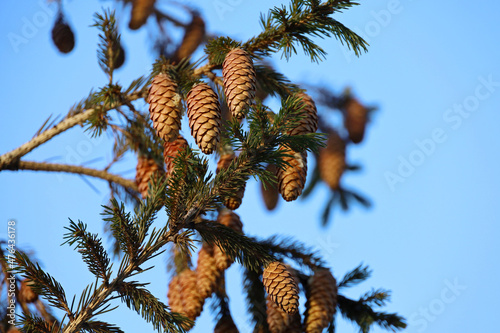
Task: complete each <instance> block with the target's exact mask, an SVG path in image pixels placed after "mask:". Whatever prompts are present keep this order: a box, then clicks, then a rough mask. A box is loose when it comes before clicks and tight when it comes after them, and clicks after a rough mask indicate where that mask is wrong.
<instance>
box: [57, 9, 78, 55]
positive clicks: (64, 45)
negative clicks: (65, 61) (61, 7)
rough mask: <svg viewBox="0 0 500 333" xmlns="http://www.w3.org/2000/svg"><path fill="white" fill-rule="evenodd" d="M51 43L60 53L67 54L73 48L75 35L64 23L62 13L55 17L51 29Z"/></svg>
mask: <svg viewBox="0 0 500 333" xmlns="http://www.w3.org/2000/svg"><path fill="white" fill-rule="evenodd" d="M52 41H53V42H54V44H55V46H56V47H57V49H58V50H59V51H60V52H62V53H69V52H71V51H72V50H73V48H74V47H75V34H74V33H73V30H71V27H70V26H69V25H68V23H66V21H65V19H64V16H63V14H62V12H60V13H59V15H58V16H57V19H56V22H55V23H54V27H53V28H52Z"/></svg>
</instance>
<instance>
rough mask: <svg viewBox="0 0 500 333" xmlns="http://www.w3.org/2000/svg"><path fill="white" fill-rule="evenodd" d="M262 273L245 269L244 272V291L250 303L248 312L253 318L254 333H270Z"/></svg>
mask: <svg viewBox="0 0 500 333" xmlns="http://www.w3.org/2000/svg"><path fill="white" fill-rule="evenodd" d="M261 275H262V271H259V272H256V271H253V270H249V269H245V271H244V272H243V289H244V291H245V294H246V299H247V303H248V312H249V313H250V315H251V317H252V322H253V324H254V325H255V326H254V332H262V333H269V326H268V324H267V320H266V318H267V314H266V294H265V292H264V285H263V284H262V280H261V278H260V276H261Z"/></svg>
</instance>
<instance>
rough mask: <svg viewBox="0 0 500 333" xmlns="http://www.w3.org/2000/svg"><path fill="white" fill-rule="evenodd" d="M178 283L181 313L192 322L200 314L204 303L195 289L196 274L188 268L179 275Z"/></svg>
mask: <svg viewBox="0 0 500 333" xmlns="http://www.w3.org/2000/svg"><path fill="white" fill-rule="evenodd" d="M179 281H180V282H179V284H180V287H181V290H182V309H183V311H182V313H184V314H185V315H186V317H188V318H189V319H191V320H193V321H194V320H195V319H196V318H197V317H198V316H199V315H200V314H201V311H202V310H203V303H204V302H205V300H204V299H203V298H201V297H200V294H199V292H198V289H197V288H196V281H197V277H196V272H194V271H192V270H190V269H189V268H187V269H185V270H183V271H182V273H181V274H179Z"/></svg>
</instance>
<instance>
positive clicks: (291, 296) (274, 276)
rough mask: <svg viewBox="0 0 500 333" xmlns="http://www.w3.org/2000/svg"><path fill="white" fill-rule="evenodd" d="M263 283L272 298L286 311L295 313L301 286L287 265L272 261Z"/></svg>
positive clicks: (266, 270) (265, 271)
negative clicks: (299, 286)
mask: <svg viewBox="0 0 500 333" xmlns="http://www.w3.org/2000/svg"><path fill="white" fill-rule="evenodd" d="M262 283H263V284H264V288H265V289H266V292H267V293H268V294H269V296H270V297H271V299H272V300H273V301H274V302H275V303H276V304H277V305H278V306H279V307H280V308H281V309H282V310H283V311H285V312H286V313H288V314H294V313H295V312H297V309H298V306H299V288H298V286H297V283H296V282H295V279H294V277H293V276H292V274H290V271H289V270H288V269H287V267H286V266H285V265H284V264H282V263H281V262H279V261H274V262H272V263H270V264H269V265H268V266H267V267H266V268H265V269H264V273H263V274H262Z"/></svg>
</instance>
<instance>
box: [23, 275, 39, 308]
mask: <svg viewBox="0 0 500 333" xmlns="http://www.w3.org/2000/svg"><path fill="white" fill-rule="evenodd" d="M31 285H33V281H31V280H28V279H24V280H23V281H22V282H21V288H20V289H19V298H20V301H21V302H25V303H34V302H35V301H36V300H37V299H38V295H37V294H36V293H35V292H34V291H33V289H31Z"/></svg>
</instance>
